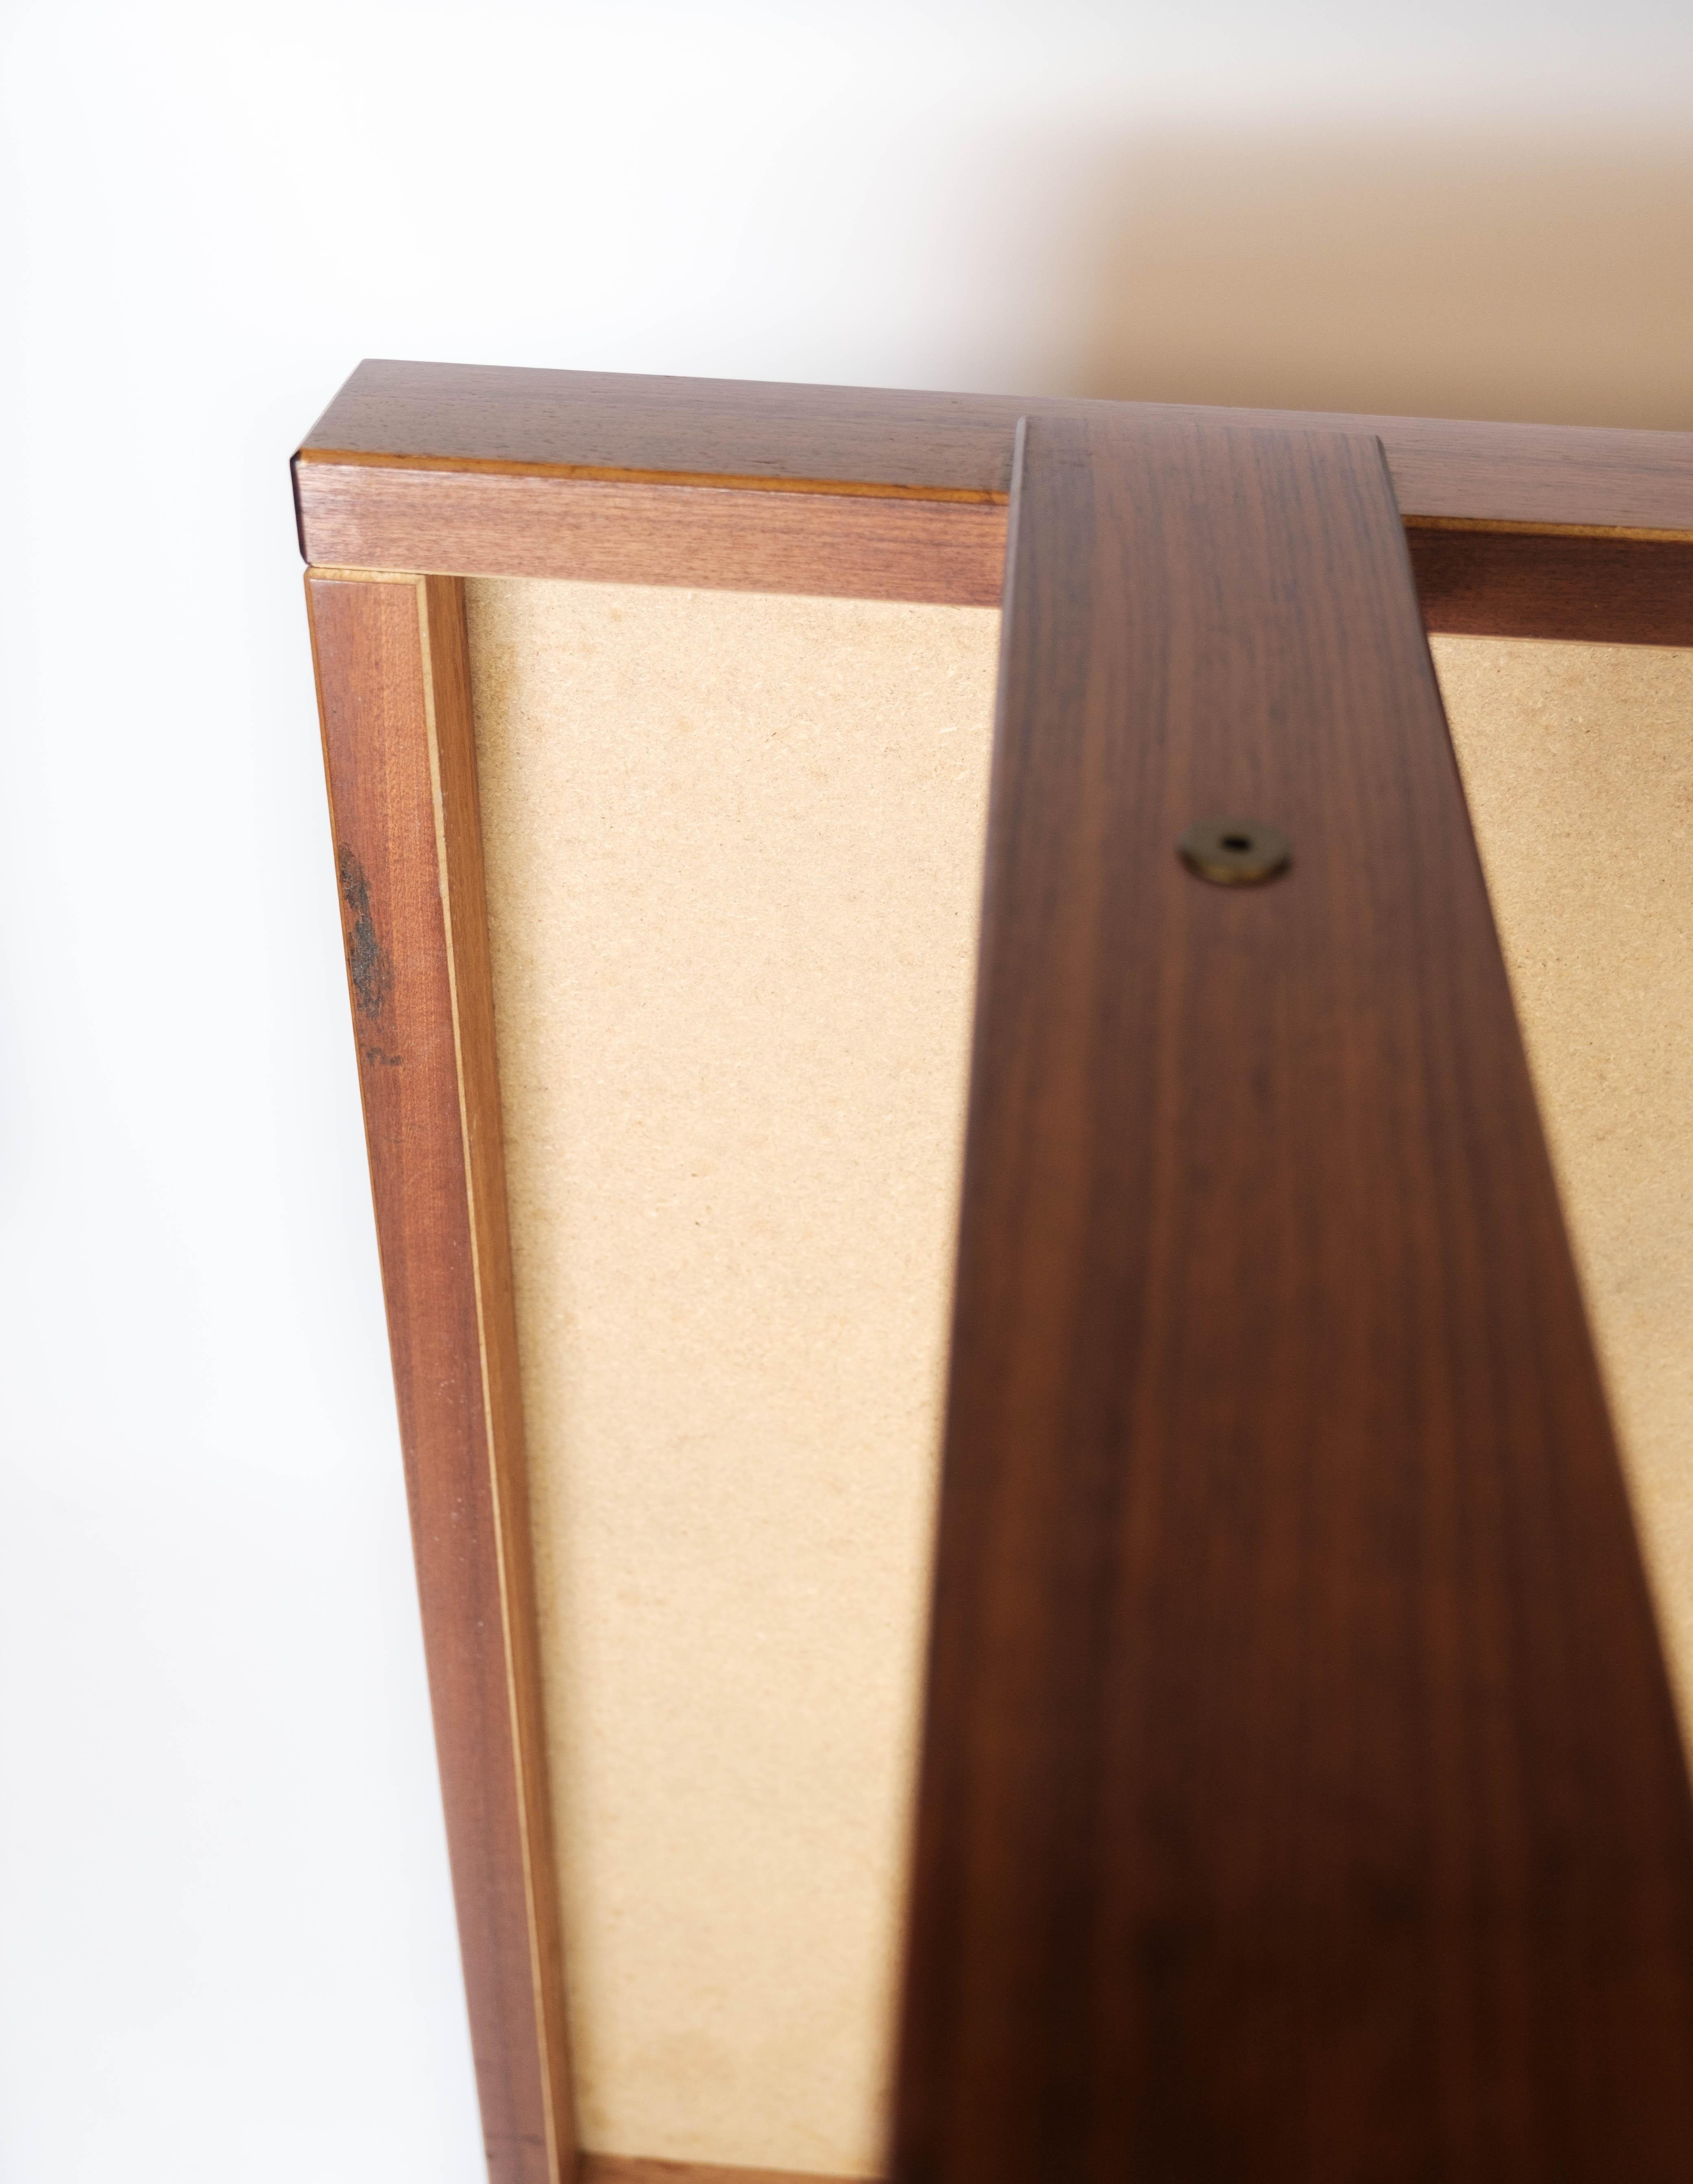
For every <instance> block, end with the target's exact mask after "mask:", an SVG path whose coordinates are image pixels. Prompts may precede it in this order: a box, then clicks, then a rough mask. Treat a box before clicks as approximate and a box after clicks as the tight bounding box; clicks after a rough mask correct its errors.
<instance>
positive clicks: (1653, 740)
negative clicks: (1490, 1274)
mask: <svg viewBox="0 0 1693 2184" xmlns="http://www.w3.org/2000/svg"><path fill="white" fill-rule="evenodd" d="M1433 652H1434V661H1435V666H1436V667H1437V669H1438V670H1439V676H1440V687H1441V689H1442V691H1443V693H1444V696H1445V699H1446V710H1447V714H1448V716H1449V718H1450V721H1451V724H1452V739H1453V742H1454V744H1456V748H1457V753H1458V761H1459V766H1460V769H1461V772H1462V774H1463V777H1464V786H1465V789H1466V791H1467V794H1468V797H1469V801H1470V811H1471V816H1472V819H1473V821H1474V822H1475V829H1476V837H1477V840H1478V843H1479V844H1480V847H1481V852H1482V862H1483V866H1484V867H1485V868H1486V872H1487V879H1488V888H1489V893H1490V894H1491V896H1492V899H1493V906H1494V915H1495V918H1496V919H1497V921H1498V923H1499V929H1500V939H1501V940H1502V942H1503V944H1504V947H1505V956H1506V962H1507V963H1508V964H1509V966H1510V969H1511V987H1512V990H1513V992H1514V993H1515V995H1516V998H1517V1013H1518V1016H1519V1017H1520V1019H1521V1021H1522V1025H1523V1038H1524V1041H1525V1043H1526V1045H1527V1046H1528V1059H1529V1061H1530V1064H1531V1065H1532V1067H1533V1069H1534V1083H1535V1087H1536V1089H1537V1091H1538V1093H1539V1101H1540V1112H1541V1116H1542V1117H1543V1119H1544V1121H1545V1128H1546V1135H1547V1139H1548V1140H1549V1142H1550V1144H1551V1153H1552V1161H1553V1164H1554V1166H1555V1167H1556V1169H1557V1173H1558V1182H1559V1186H1560V1189H1561V1190H1562V1196H1563V1202H1564V1213H1565V1218H1566V1220H1567V1223H1568V1224H1569V1230H1570V1240H1571V1242H1572V1245H1573V1247H1574V1251H1575V1256H1576V1262H1577V1265H1578V1268H1580V1271H1581V1277H1582V1283H1583V1286H1584V1290H1585V1291H1586V1295H1587V1305H1588V1313H1589V1317H1590V1320H1591V1322H1592V1325H1593V1332H1594V1337H1595V1341H1596V1343H1597V1345H1598V1348H1599V1354H1600V1361H1601V1365H1602V1366H1603V1368H1604V1370H1605V1376H1606V1385H1607V1386H1608V1388H1609V1390H1610V1396H1611V1407H1612V1416H1613V1417H1614V1418H1615V1420H1616V1424H1617V1431H1618V1439H1619V1440H1620V1441H1621V1444H1622V1450H1623V1461H1624V1465H1625V1468H1626V1470H1627V1473H1628V1476H1629V1488H1630V1490H1631V1492H1632V1494H1633V1496H1634V1513H1635V1519H1636V1522H1637V1524H1639V1526H1640V1534H1641V1540H1642V1545H1643V1546H1644V1548H1645V1551H1646V1564H1647V1569H1648V1574H1649V1575H1650V1576H1651V1582H1652V1587H1653V1591H1654V1593H1655V1596H1656V1598H1657V1613H1658V1622H1659V1625H1660V1628H1661V1630H1662V1635H1663V1638H1664V1641H1665V1645H1666V1647H1667V1649H1668V1654H1669V1658H1670V1667H1671V1671H1672V1674H1673V1678H1674V1681H1675V1685H1676V1691H1677V1697H1678V1699H1679V1704H1680V1708H1681V1719H1682V1730H1683V1735H1684V1736H1690V1735H1693V907H1690V904H1693V892H1690V875H1693V651H1680V650H1677V651H1670V650H1667V649H1664V650H1661V649H1657V648H1656V647H1646V646H1634V645H1621V644H1618V645H1607V644H1551V643H1529V642H1526V641H1523V640H1520V639H1519V640H1508V641H1507V640H1501V639H1495V638H1463V637H1437V638H1435V639H1434V640H1433Z"/></svg>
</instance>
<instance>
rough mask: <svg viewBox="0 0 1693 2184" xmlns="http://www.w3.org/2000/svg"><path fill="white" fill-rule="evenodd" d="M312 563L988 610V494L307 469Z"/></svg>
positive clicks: (996, 528)
mask: <svg viewBox="0 0 1693 2184" xmlns="http://www.w3.org/2000/svg"><path fill="white" fill-rule="evenodd" d="M296 476H297V482H298V493H299V510H300V529H301V537H302V538H303V540H304V541H305V546H306V549H307V556H308V559H309V560H311V561H313V562H314V563H318V562H334V563H342V564H346V565H352V566H356V567H360V568H384V567H387V566H389V565H399V564H403V565H405V566H406V567H408V568H417V567H420V566H422V567H427V568H433V569H441V570H445V571H451V572H453V573H455V574H458V575H463V576H483V577H563V578H574V579H576V580H578V581H580V582H593V583H624V584H674V585H688V586H697V587H700V588H705V589H712V590H721V591H746V592H791V593H810V594H813V595H817V596H823V597H832V598H844V599H908V600H917V601H923V602H926V603H930V604H953V605H969V606H990V605H994V604H997V602H998V599H999V588H1000V581H1001V576H1002V572H1003V564H1004V559H1005V510H1004V509H1003V507H1000V506H996V505H994V504H991V503H981V504H977V503H970V502H963V501H939V500H927V499H886V498H874V497H865V496H860V497H854V496H852V495H848V494H830V493H762V492H739V491H726V490H723V489H720V488H718V487H709V486H687V485H679V484H668V485H634V484H613V483H606V482H590V481H584V480H582V479H578V478H570V477H545V476H530V475H527V474H519V475H516V476H506V475H500V474H493V473H488V472H483V471H469V472H467V471H438V470H420V471H413V470H398V469H392V468H367V467H364V466H362V465H341V466H337V465H332V464H311V465H304V464H303V465H300V466H299V470H298V471H297V473H296Z"/></svg>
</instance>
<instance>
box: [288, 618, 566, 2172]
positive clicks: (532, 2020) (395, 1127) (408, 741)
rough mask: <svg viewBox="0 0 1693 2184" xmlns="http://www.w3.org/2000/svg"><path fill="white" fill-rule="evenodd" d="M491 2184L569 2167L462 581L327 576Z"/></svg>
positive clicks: (321, 667)
mask: <svg viewBox="0 0 1693 2184" xmlns="http://www.w3.org/2000/svg"><path fill="white" fill-rule="evenodd" d="M307 596H308V601H309V604H310V616H311V627H312V643H313V652H314V657H315V659H316V668H317V683H318V696H319V704H320V708H321V716H322V725H323V743H324V755H325V763H326V767H327V774H328V781H329V794H330V806H331V813H332V823H333V827H334V838H335V854H336V863H337V873H338V881H339V885H340V891H341V902H342V920H343V927H344V933H345V936H346V943H347V960H348V977H349V989H350V998H351V1001H352V1009H353V1024H354V1033H355V1041H356V1045H357V1050H358V1061H359V1081H360V1090H361V1094H362V1096H363V1100H364V1108H365V1131H366V1142H367V1145H368V1149H369V1153H370V1163H371V1187H372V1196H373V1199H374V1201H375V1208H376V1222H377V1243H378V1246H379V1248H380V1251H381V1255H382V1268H383V1292H384V1295H385V1298H386V1301H387V1306H388V1340H389V1346H390V1349H391V1351H392V1355H393V1361H394V1391H395V1396H396V1400H397V1403H398V1407H399V1412H400V1440H401V1446H402V1449H403V1451H404V1454H405V1478H406V1489H407V1494H408V1496H409V1499H410V1502H411V1526H412V1541H413V1546H414V1550H415V1553H416V1564H417V1582H418V1592H419V1596H420V1601H421V1604H422V1620H423V1636H424V1646H425V1652H426V1654H427V1661H428V1668H429V1685H430V1695H431V1699H432V1702H433V1710H434V1719H435V1738H436V1747H437V1751H438V1754H439V1761H440V1768H441V1784H442V1792H443V1797H444V1803H445V1808H446V1821H447V1846H448V1852H449V1855H450V1860H451V1864H452V1872H453V1888H454V1895H455V1902H456V1904H457V1910H458V1921H459V1936H460V1942H461V1950H462V1954H463V1959H464V1969H465V1984H466V1990H467V1998H468V2002H469V2006H470V2025H471V2043H472V2051H473V2053H474V2057H475V2062H476V2072H477V2085H478V2093H479V2096H480V2099H481V2105H482V2115H483V2130H484V2133H485V2137H486V2143H487V2151H488V2163H489V2176H490V2178H491V2180H492V2184H562V2180H563V2179H564V2178H566V2177H567V2176H568V2175H569V2173H570V2170H571V2165H572V2164H573V2159H574V2142H573V2132H572V2120H571V2113H570V2099H569V2081H568V2073H567V2059H566V2053H565V2030H564V1986H563V1973H562V1962H561V1957H560V1951H559V1944H558V1918H557V1911H556V1903H555V1897H554V1882H553V1871H552V1845H551V1833H550V1821H549V1817H548V1808H547V1778H546V1772H545V1758H544V1747H543V1742H542V1731H541V1722H540V1710H539V1687H538V1669H537V1661H536V1651H535V1640H534V1602H533V1597H532V1580H531V1576H530V1570H529V1557H528V1513H527V1500H526V1496H525V1490H524V1481H523V1453H522V1409H521V1403H520V1398H519V1390H518V1386H517V1357H516V1346H515V1329H514V1323H513V1319H512V1314H511V1266H510V1250H509V1245H508V1244H507V1240H506V1195H505V1181H504V1175H503V1170H502V1162H501V1154H500V1102H499V1089H498V1084H497V1078H496V1073H495V1063H494V1020H493V1008H492V1000H491V995H490V991H489V963H488V944H487V933H486V925H485V917H484V911H483V884H482V836H481V827H480V823H479V820H478V811H477V798H476V769H475V754H474V745H473V741H472V721H471V710H470V685H469V674H468V661H467V648H466V641H465V624H464V601H463V596H462V587H461V585H460V584H459V583H458V582H456V581H455V580H451V579H448V578H444V577H427V578H422V579H410V580H405V581H400V582H383V581H380V580H375V581H353V580H345V579H332V578H324V577H311V578H309V579H308V582H307Z"/></svg>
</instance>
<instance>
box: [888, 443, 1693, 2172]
mask: <svg viewBox="0 0 1693 2184" xmlns="http://www.w3.org/2000/svg"><path fill="white" fill-rule="evenodd" d="M995 768H996V771H995V780H994V788H993V799H992V817H991V821H990V829H989V842H988V866H987V873H988V877H987V888H986V905H985V915H984V926H983V936H982V958H981V985H980V990H979V999H978V1017H977V1029H976V1041H975V1057H974V1063H973V1074H972V1089H971V1108H970V1123H969V1153H968V1157H967V1164H966V1174H965V1182H964V1212H963V1221H962V1229H961V1240H960V1252H959V1264H958V1298H957V1308H956V1318H955V1323H954V1337H953V1367H952V1389H951V1399H950V1412H949V1422H948V1429H947V1451H946V1459H945V1476H944V1485H943V1490H942V1506H941V1532H940V1544H939V1551H938V1568H937V1579H936V1603H935V1629H934V1638H933V1658H932V1663H931V1672H930V1691H929V1702H928V1703H929V1711H928V1717H927V1732H926V1743H925V1767H924V1782H923V1790H922V1796H921V1808H920V1818H919V1836H918V1847H917V1857H916V1867H915V1882H914V1913H913V1923H912V1928H911V1941H910V1950H909V1957H908V1991H907V1997H906V2003H905V2020H904V2032H903V2043H902V2064H901V2074H900V2087H899V2094H898V2103H897V2138H896V2158H895V2175H896V2176H897V2179H898V2180H900V2184H1002V2180H1003V2184H1012V2180H1016V2184H1026V2180H1027V2179H1029V2178H1031V2177H1035V2176H1039V2177H1042V2178H1047V2179H1053V2180H1061V2181H1062V2184H1083V2180H1087V2184H1093V2180H1098V2184H1105V2180H1108V2179H1109V2180H1111V2184H1118V2180H1120V2179H1123V2178H1126V2177H1131V2178H1144V2179H1153V2178H1155V2179H1157V2180H1159V2184H1216V2180H1219V2179H1226V2178H1227V2179H1232V2178H1250V2179H1252V2180H1254V2184H1282V2180H1286V2184H1357V2180H1361V2179H1366V2178H1367V2179H1369V2180H1371V2184H1426V2180H1431V2179H1435V2178H1438V2179H1440V2180H1442V2184H1483V2180H1485V2184H1501V2180H1505V2179H1511V2180H1518V2179H1521V2180H1524V2184H1527V2180H1530V2179H1533V2180H1534V2184H1601V2180H1610V2179H1613V2178H1618V2177H1627V2178H1629V2180H1630V2181H1631V2184H1671V2181H1672V2180H1675V2179H1681V2178H1685V2176H1688V2175H1689V2174H1690V2173H1693V1806H1690V1801H1689V1796H1688V1787H1687V1782H1686V1778H1685V1770H1684V1763H1683V1759H1682V1755H1681V1748H1680V1745H1679V1740H1678V1736H1677V1731H1676V1724H1675V1721H1674V1719H1673V1713H1672V1710H1671V1706H1670V1701H1669V1696H1668V1689H1667V1685H1666V1680H1665V1676H1664V1672H1663V1668H1662V1661H1661V1658H1660V1655H1659V1651H1658V1645H1657V1637H1656V1635H1655V1632H1654V1629H1653V1624H1652V1619H1651V1612H1650V1609H1649V1606H1648V1602H1647V1597H1646V1590H1645V1585H1644V1583H1643V1580H1642V1576H1641V1571H1640V1561H1639V1556H1638V1552H1637V1550H1636V1546H1635V1542H1634V1535H1633V1531H1632V1529H1631V1525H1630V1521H1629V1511H1628V1507H1627V1505H1626V1502H1625V1499H1624V1496H1623V1488H1622V1485H1621V1481H1620V1479H1619V1475H1618V1464H1617V1458H1616V1454H1615V1451H1614V1447H1613V1445H1612V1435H1611V1431H1610V1428H1609V1425H1608V1423H1607V1420H1606V1412H1605V1406H1604V1401H1603V1398H1602V1396H1601V1388H1600V1385H1599V1381H1598V1378H1597V1373H1596V1371H1595V1364H1594V1360H1593V1355H1592V1350H1591V1346H1590V1341H1589V1338H1588V1334H1587V1330H1586V1328H1585V1325H1584V1320H1583V1314H1582V1307H1581V1302H1580V1298H1579V1295H1578V1290H1577V1287H1576V1283H1575V1278H1574V1274H1573V1269H1572V1266H1571V1262H1570V1256H1569V1252H1568V1250H1567V1245H1566V1242H1565V1239H1564V1235H1563V1232H1562V1226H1561V1223H1560V1217H1559V1212H1558V1206H1557V1201H1556V1195H1555V1191H1554V1188H1553V1183H1552V1178H1551V1172H1550V1168H1549V1166H1548V1162H1547V1159H1546V1156H1545V1148H1544V1145H1543V1142H1542V1139H1541V1134H1540V1129H1539V1120H1538V1117H1537V1114H1536V1112H1535V1107H1534V1099H1533V1095H1532V1093H1531V1090H1530V1087H1529V1082H1528V1073H1527V1069H1526V1066H1525V1063H1524V1060H1523V1052H1522V1049H1521V1045H1520V1043H1519V1040H1518V1038H1517V1030H1516V1025H1515V1021H1514V1017H1513V1014H1512V1009H1511V996H1510V993H1509V990H1508V989H1507V985H1506V977H1505V972H1504V969H1503V966H1502V963H1501V961H1500V951H1499V948H1498V944H1497V942H1496V939H1495V934H1494V931H1493V928H1492V924H1491V922H1490V918H1489V909H1488V903H1487V898H1486V894H1485V891H1484V889H1483V883H1482V877H1481V874H1480V872H1479V869H1478V861H1477V857H1476V853H1475V849H1474V845H1473V843H1472V838H1471V833H1470V829H1469V826H1468V823H1467V817H1466V813H1465V809H1464V804H1463V799H1462V796H1461V790H1460V788H1459V783H1458V780H1457V775H1456V766H1455V764H1454V760H1453V756H1452V752H1451V749H1450V741H1449V738H1448V736H1447V733H1446V729H1445V726H1444V719H1443V716H1442V713H1441V709H1440V703H1439V695H1438V693H1437V690H1436V688H1435V684H1434V681H1433V673H1432V670H1431V667H1430V663H1429V660H1428V649H1427V646H1426V643H1425V642H1424V639H1423V637H1422V630H1421V628H1420V627H1419V621H1418V614H1417V607H1416V597H1415V594H1414V592H1413V589H1412V585H1411V576H1410V571H1409V569H1408V566H1407V560H1406V553H1405V543H1404V534H1403V532H1402V530H1401V526H1400V521H1399V516H1398V512H1397V510H1396V509H1395V506H1394V496H1393V492H1392V488H1391V485H1390V482H1389V480H1388V475H1387V473H1386V471H1385V470H1384V468H1383V462H1382V457H1381V454H1380V451H1379V449H1378V448H1377V445H1376V443H1374V442H1373V441H1372V439H1371V438H1370V437H1367V436H1364V435H1358V434H1350V435H1341V434H1334V435H1325V434H1320V433H1313V432H1310V431H1308V430H1305V429H1300V430H1297V431H1288V432H1268V431H1265V432H1254V431H1249V430H1245V429H1241V428H1232V427H1230V426H1226V425H1222V424H1219V423H1215V422H1209V423H1195V422H1193V421H1187V420H1182V419H1175V418H1165V419H1164V420H1162V421H1154V422H1145V423H1143V422H1137V421H1132V420H1128V419H1123V418H1111V417H1104V416H1095V417H1092V418H1088V419H1083V420H1048V419H1044V418H1036V419H1034V420H1032V421H1031V423H1030V424H1029V426H1028V427H1027V441H1026V453H1025V461H1024V468H1023V473H1022V482H1021V486H1020V497H1019V499H1018V502H1017V505H1016V509H1015V513H1014V537H1013V544H1012V549H1011V565H1010V570H1009V579H1008V599H1007V615H1006V627H1005V632H1004V638H1003V652H1002V683H1001V697H1000V712H999V719H998V727H997V745H996V758H995ZM1214 813H1227V814H1234V815H1238V816H1243V817H1255V818H1258V819H1261V820H1265V821H1267V822H1271V823H1272V824H1274V825H1276V826H1277V827H1281V828H1282V829H1283V830H1284V831H1285V832H1286V833H1288V835H1289V836H1290V837H1291V838H1292V841H1293V868H1292V871H1291V872H1289V873H1288V875H1287V876H1286V877H1283V878H1282V879H1281V880H1279V881H1277V882H1275V883H1272V884H1271V885H1269V886H1266V887H1265V888H1262V889H1224V888H1218V887H1214V886H1210V885H1207V884H1205V883H1204V882H1202V881H1199V880H1197V879H1195V878H1193V877H1191V876H1190V875H1189V874H1188V873H1187V872H1186V871H1184V870H1183V868H1182V866H1181V865H1180V864H1179V863H1178V861H1177V860H1176V855H1175V854H1174V844H1175V841H1176V837H1177V836H1178V834H1179V833H1181V832H1182V829H1183V828H1184V827H1186V826H1187V824H1188V823H1189V822H1191V821H1193V820H1194V819H1196V818H1199V817H1201V816H1205V815H1208V814H1214Z"/></svg>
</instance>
